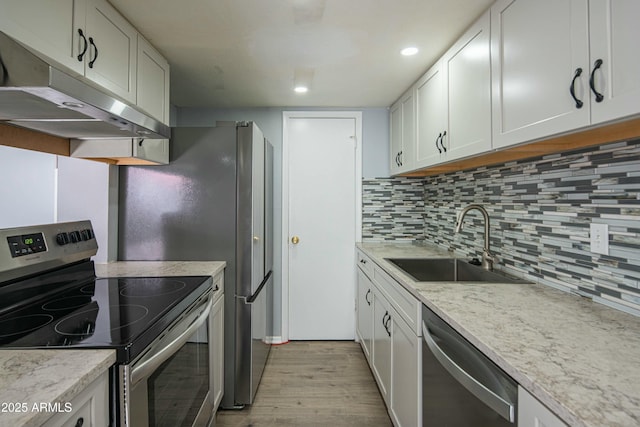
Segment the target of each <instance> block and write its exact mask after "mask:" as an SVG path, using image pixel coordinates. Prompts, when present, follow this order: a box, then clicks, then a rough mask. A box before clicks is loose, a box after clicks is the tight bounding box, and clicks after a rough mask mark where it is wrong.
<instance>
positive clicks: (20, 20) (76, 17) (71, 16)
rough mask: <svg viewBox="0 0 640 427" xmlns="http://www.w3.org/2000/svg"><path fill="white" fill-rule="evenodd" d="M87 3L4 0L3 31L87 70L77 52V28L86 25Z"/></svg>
mask: <svg viewBox="0 0 640 427" xmlns="http://www.w3.org/2000/svg"><path fill="white" fill-rule="evenodd" d="M84 21H85V4H84V1H81V0H56V1H41V0H3V1H2V12H1V13H0V31H3V32H4V33H6V34H8V35H9V36H11V37H13V38H14V39H16V40H19V41H20V42H22V43H23V44H25V45H26V46H29V47H30V48H32V49H34V50H36V51H38V52H40V53H42V54H44V55H46V56H48V57H49V58H50V59H52V60H54V61H56V62H58V63H60V64H61V65H63V66H65V67H67V68H69V69H71V70H73V71H75V72H76V73H78V74H84V64H83V63H81V62H79V61H78V59H77V55H78V54H77V53H76V50H77V49H76V46H77V43H76V37H75V35H74V33H73V31H72V29H73V28H77V27H78V26H84Z"/></svg>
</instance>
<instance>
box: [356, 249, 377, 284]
mask: <svg viewBox="0 0 640 427" xmlns="http://www.w3.org/2000/svg"><path fill="white" fill-rule="evenodd" d="M357 252H358V254H357V257H358V261H357V262H358V267H360V269H361V270H362V271H364V273H365V274H366V275H367V276H368V277H369V278H373V265H374V264H373V261H371V258H369V257H368V256H366V255H365V254H364V253H362V252H360V251H357Z"/></svg>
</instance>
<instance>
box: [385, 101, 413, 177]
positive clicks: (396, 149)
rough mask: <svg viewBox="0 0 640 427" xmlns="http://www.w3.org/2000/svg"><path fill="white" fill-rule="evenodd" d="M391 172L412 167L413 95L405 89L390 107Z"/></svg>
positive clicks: (399, 171) (394, 172)
mask: <svg viewBox="0 0 640 427" xmlns="http://www.w3.org/2000/svg"><path fill="white" fill-rule="evenodd" d="M390 114H391V116H390V122H391V124H390V127H391V173H392V174H397V173H402V172H406V171H409V170H411V169H412V168H413V163H414V156H415V155H414V147H415V97H414V91H413V88H410V89H409V90H408V91H406V92H405V93H404V94H403V95H402V96H401V97H400V99H399V100H398V102H396V103H395V104H394V105H393V107H392V108H391V113H390Z"/></svg>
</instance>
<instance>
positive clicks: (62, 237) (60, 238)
mask: <svg viewBox="0 0 640 427" xmlns="http://www.w3.org/2000/svg"><path fill="white" fill-rule="evenodd" d="M56 242H57V243H58V244H59V245H60V246H64V245H66V244H67V243H69V234H68V233H58V234H57V235H56Z"/></svg>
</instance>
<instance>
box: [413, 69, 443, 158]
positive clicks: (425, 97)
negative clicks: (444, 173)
mask: <svg viewBox="0 0 640 427" xmlns="http://www.w3.org/2000/svg"><path fill="white" fill-rule="evenodd" d="M445 86H446V77H445V72H444V71H443V68H442V62H441V61H438V62H437V63H436V64H435V65H434V66H433V67H431V68H430V69H429V71H427V73H426V74H425V75H424V76H422V77H421V78H420V80H418V82H417V83H416V85H415V91H416V150H415V153H416V154H415V156H416V161H415V165H416V167H417V168H424V167H427V166H431V165H433V164H436V163H439V162H440V161H442V159H443V158H444V150H443V146H442V141H443V139H444V138H446V137H447V135H446V134H445V133H446V126H447V119H446V112H447V104H446V96H445Z"/></svg>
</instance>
